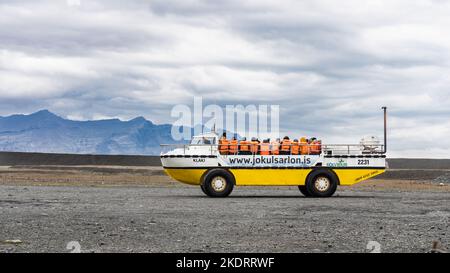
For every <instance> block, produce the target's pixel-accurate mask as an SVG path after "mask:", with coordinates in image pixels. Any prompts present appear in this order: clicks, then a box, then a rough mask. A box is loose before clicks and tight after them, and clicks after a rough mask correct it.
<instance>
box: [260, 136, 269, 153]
mask: <svg viewBox="0 0 450 273" xmlns="http://www.w3.org/2000/svg"><path fill="white" fill-rule="evenodd" d="M260 151H261V152H260V153H261V155H270V141H269V139H265V140H264V141H263V142H262V143H261V144H260Z"/></svg>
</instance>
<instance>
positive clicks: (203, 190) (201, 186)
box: [200, 184, 206, 194]
mask: <svg viewBox="0 0 450 273" xmlns="http://www.w3.org/2000/svg"><path fill="white" fill-rule="evenodd" d="M200 189H202V192H203V193H204V194H206V190H205V188H204V187H203V184H201V185H200Z"/></svg>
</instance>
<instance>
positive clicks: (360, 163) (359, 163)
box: [358, 159, 370, 165]
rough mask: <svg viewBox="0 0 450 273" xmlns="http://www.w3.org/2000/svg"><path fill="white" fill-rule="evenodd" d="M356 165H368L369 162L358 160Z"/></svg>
mask: <svg viewBox="0 0 450 273" xmlns="http://www.w3.org/2000/svg"><path fill="white" fill-rule="evenodd" d="M358 165H370V160H368V159H358Z"/></svg>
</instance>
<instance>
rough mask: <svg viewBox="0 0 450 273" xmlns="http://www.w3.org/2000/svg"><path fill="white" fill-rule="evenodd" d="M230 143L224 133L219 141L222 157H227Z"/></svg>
mask: <svg viewBox="0 0 450 273" xmlns="http://www.w3.org/2000/svg"><path fill="white" fill-rule="evenodd" d="M229 144H230V143H229V141H228V139H227V133H223V135H222V137H221V138H220V139H219V153H220V154H221V155H227V154H228V150H229Z"/></svg>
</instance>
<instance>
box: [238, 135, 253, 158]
mask: <svg viewBox="0 0 450 273" xmlns="http://www.w3.org/2000/svg"><path fill="white" fill-rule="evenodd" d="M239 154H240V155H250V154H252V153H251V152H250V142H249V141H247V138H245V137H244V138H242V140H241V141H240V142H239Z"/></svg>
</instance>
